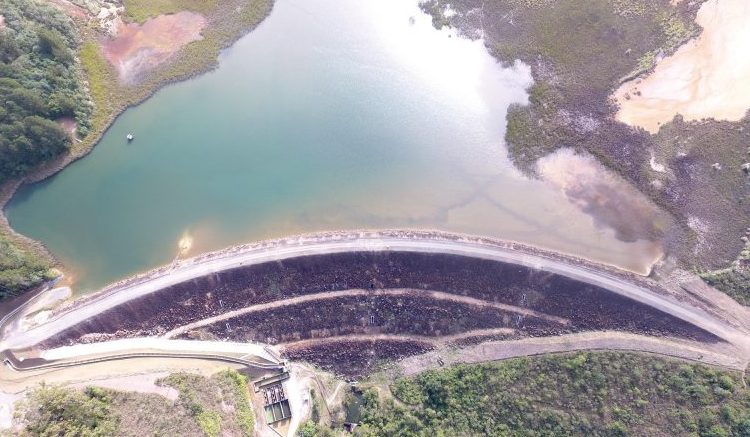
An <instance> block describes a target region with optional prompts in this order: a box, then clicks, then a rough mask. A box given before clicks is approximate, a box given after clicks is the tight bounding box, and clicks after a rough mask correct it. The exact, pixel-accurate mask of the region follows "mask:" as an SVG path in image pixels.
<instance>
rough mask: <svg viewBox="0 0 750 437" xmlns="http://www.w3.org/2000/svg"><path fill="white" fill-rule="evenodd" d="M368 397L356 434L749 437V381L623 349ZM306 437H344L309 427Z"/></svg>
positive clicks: (477, 372)
mask: <svg viewBox="0 0 750 437" xmlns="http://www.w3.org/2000/svg"><path fill="white" fill-rule="evenodd" d="M390 391H391V392H392V395H393V396H390V395H389V394H386V392H385V391H384V390H382V389H378V388H370V389H368V390H366V391H365V392H364V407H363V412H362V421H361V426H359V427H358V428H356V430H355V435H359V436H368V437H369V436H379V437H380V436H429V437H439V436H582V435H585V436H631V435H632V436H665V437H666V436H702V437H707V436H711V437H729V436H737V437H740V436H750V390H748V388H747V385H746V381H745V380H744V379H743V375H741V374H740V373H739V372H728V371H723V370H719V369H715V368H710V367H706V366H702V365H697V364H687V363H684V362H680V361H676V360H671V359H663V358H658V357H652V356H647V355H641V354H633V353H619V352H582V353H576V354H558V355H546V356H539V357H528V358H518V359H512V360H507V361H501V362H494V363H486V364H475V365H459V366H455V367H450V368H446V369H439V370H431V371H427V372H425V373H422V374H420V375H418V376H416V377H412V378H401V379H398V380H396V382H395V383H393V384H391V386H390ZM300 434H301V435H302V436H303V437H325V436H333V435H343V434H342V433H340V432H339V431H338V430H336V431H334V430H331V429H330V428H328V427H325V426H322V425H318V424H316V423H314V422H308V423H306V424H305V425H304V426H303V427H302V429H301V433H300Z"/></svg>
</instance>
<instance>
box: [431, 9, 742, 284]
mask: <svg viewBox="0 0 750 437" xmlns="http://www.w3.org/2000/svg"><path fill="white" fill-rule="evenodd" d="M672 3H675V2H670V1H669V0H554V1H552V0H489V1H484V2H479V1H477V0H430V1H427V2H426V3H424V4H423V8H424V9H425V10H426V11H427V12H429V13H431V14H432V15H433V17H434V19H433V22H434V24H435V25H436V26H443V25H450V26H453V27H455V28H457V29H458V30H459V31H460V32H461V33H463V34H465V35H468V36H470V37H478V36H481V37H483V38H484V40H485V43H486V45H487V47H488V49H489V50H490V52H491V53H492V54H493V55H494V56H495V57H497V58H498V59H499V60H501V61H503V62H506V63H508V62H513V61H514V60H516V59H521V60H522V61H524V62H525V63H527V64H528V65H530V66H531V69H532V75H533V77H534V82H535V84H534V85H533V86H532V87H531V89H530V90H529V93H530V96H529V104H528V105H514V106H512V107H511V108H510V110H509V112H508V127H507V131H506V142H507V145H508V152H509V155H510V157H511V159H512V160H513V161H514V163H515V164H516V165H517V166H518V167H519V168H520V169H522V170H523V171H525V172H526V173H528V174H535V172H536V161H537V160H538V159H539V158H541V157H543V156H545V155H548V154H549V153H551V152H553V151H555V150H557V149H560V148H564V147H570V148H574V149H576V150H579V151H585V152H587V153H589V154H592V155H594V156H595V157H597V158H598V159H599V160H600V161H601V162H602V163H603V164H604V165H606V166H607V167H609V168H611V169H613V170H615V171H617V172H618V173H619V174H620V175H622V176H624V177H625V178H626V179H628V180H629V181H630V182H632V183H633V184H634V185H636V186H637V187H638V188H639V189H640V190H641V191H642V192H644V193H646V194H647V195H648V196H649V197H651V199H653V200H654V202H656V203H657V204H658V205H659V206H661V207H662V208H664V209H665V210H666V211H668V212H669V213H670V214H672V215H673V216H674V217H675V219H676V222H677V223H678V225H679V226H676V227H673V228H671V229H668V230H666V232H665V233H664V235H661V236H657V237H662V238H663V239H664V240H666V242H667V246H668V247H667V248H668V250H669V252H670V253H671V254H674V255H675V256H676V258H678V259H679V260H680V261H682V264H683V265H684V266H686V267H698V268H700V269H708V270H710V269H718V268H722V267H726V266H727V265H728V264H729V263H731V261H732V260H733V259H735V258H736V256H737V254H738V253H739V252H740V251H741V250H742V245H741V244H740V243H739V239H738V237H739V236H740V235H742V232H743V231H744V229H745V228H746V227H748V226H750V202H748V199H749V198H750V190H749V188H750V185H748V184H747V183H746V178H743V176H744V175H743V174H742V172H741V171H739V168H740V166H741V165H742V163H744V162H746V161H747V156H742V155H743V154H744V153H745V152H746V149H747V147H746V144H747V141H748V134H747V133H746V132H747V125H748V124H750V119H748V117H746V118H745V119H743V120H742V121H740V122H737V123H727V122H717V121H714V120H707V121H700V122H690V123H687V122H682V120H681V119H679V117H677V118H675V120H673V121H672V122H670V123H667V124H665V125H664V126H663V127H662V129H661V131H660V132H659V133H658V134H656V135H651V134H649V133H648V132H646V131H644V130H642V129H637V128H632V127H630V126H627V125H625V124H622V123H619V122H617V121H615V120H614V117H613V116H614V113H615V110H616V107H615V105H614V102H613V101H611V100H610V95H611V93H612V92H613V91H614V90H615V89H616V88H617V87H618V86H619V85H620V84H621V83H622V82H623V81H625V80H628V79H630V78H634V77H636V76H638V75H639V74H641V73H644V72H647V71H648V70H650V69H651V68H653V67H654V65H655V63H656V61H657V60H658V59H659V58H660V57H662V56H664V55H668V54H670V53H671V52H673V51H674V50H675V49H676V48H677V47H678V46H679V45H681V44H682V43H683V42H685V41H686V40H688V39H689V38H691V37H692V36H694V35H696V34H697V33H698V32H699V31H700V29H699V28H698V27H697V25H696V24H695V22H694V18H695V14H696V12H697V10H698V8H699V7H700V6H701V4H702V3H703V2H702V1H697V2H679V3H676V4H672ZM448 5H450V8H451V10H452V11H454V12H455V14H451V15H449V16H446V14H445V10H446V8H447V7H448ZM480 11H481V13H479V12H480ZM652 153H653V154H654V155H655V157H656V158H658V159H659V162H661V163H664V164H665V166H666V168H667V169H668V171H666V172H664V173H659V172H656V171H653V170H652V169H651V167H650V165H649V161H650V159H651V154H652ZM717 162H718V163H720V164H721V166H722V167H723V168H725V169H728V170H727V171H720V172H713V173H712V172H711V171H710V169H711V166H712V165H713V164H714V163H717ZM707 169H708V170H709V171H706V170H707ZM696 223H698V224H699V226H696Z"/></svg>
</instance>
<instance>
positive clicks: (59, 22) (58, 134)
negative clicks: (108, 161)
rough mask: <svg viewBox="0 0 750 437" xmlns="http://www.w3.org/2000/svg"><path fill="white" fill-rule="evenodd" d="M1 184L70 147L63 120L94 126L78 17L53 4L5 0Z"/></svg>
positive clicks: (0, 28) (0, 35)
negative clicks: (79, 54)
mask: <svg viewBox="0 0 750 437" xmlns="http://www.w3.org/2000/svg"><path fill="white" fill-rule="evenodd" d="M0 14H2V17H3V19H2V23H3V24H2V25H0V101H2V102H3V104H2V105H0V183H3V182H5V181H7V180H8V179H10V178H14V177H18V176H21V175H23V174H25V173H26V172H28V171H29V170H31V169H33V168H34V167H36V166H37V165H39V164H41V163H44V162H46V161H49V160H50V159H53V158H54V157H56V156H59V155H60V154H62V153H63V152H65V151H66V150H67V149H68V148H69V147H70V145H71V141H72V138H71V136H70V135H69V133H68V131H66V130H65V129H64V128H63V127H62V126H61V124H60V123H59V121H61V120H64V119H66V118H67V119H69V120H74V121H75V122H76V126H77V127H76V130H77V134H78V135H79V136H84V135H86V133H87V132H88V129H89V117H90V115H91V104H90V102H89V99H88V96H87V93H86V90H85V89H84V88H83V86H82V80H81V72H80V69H79V68H78V66H77V64H76V61H75V52H76V49H77V47H78V43H79V41H78V36H77V33H76V29H75V26H74V24H73V22H72V21H71V20H70V18H68V17H67V16H66V15H65V14H64V13H62V12H60V11H59V10H57V9H56V8H54V7H52V6H49V5H47V4H44V3H41V2H38V1H30V0H0Z"/></svg>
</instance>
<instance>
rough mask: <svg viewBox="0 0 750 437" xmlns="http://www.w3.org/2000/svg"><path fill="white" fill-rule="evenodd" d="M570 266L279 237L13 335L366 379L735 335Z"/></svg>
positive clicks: (436, 244)
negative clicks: (247, 354) (303, 367)
mask: <svg viewBox="0 0 750 437" xmlns="http://www.w3.org/2000/svg"><path fill="white" fill-rule="evenodd" d="M571 261H572V260H571V259H566V258H565V257H562V256H558V258H557V259H555V258H554V257H553V256H551V254H549V253H545V252H539V253H534V252H533V249H530V248H528V247H526V246H519V245H515V244H513V243H500V242H493V241H491V240H483V239H471V238H467V237H461V236H455V235H450V234H439V235H437V234H429V233H398V232H395V233H391V234H388V233H377V234H373V235H364V234H348V235H347V234H341V235H333V236H331V235H327V236H325V237H318V239H315V238H312V237H308V238H301V239H300V240H298V241H297V242H293V243H289V242H287V241H283V240H279V241H276V242H274V243H260V244H258V245H256V246H254V247H250V248H237V249H232V250H229V251H228V252H224V253H215V254H212V255H205V256H203V257H202V258H201V259H194V260H188V261H185V263H184V264H182V265H176V266H170V267H165V268H163V269H161V270H157V271H155V272H153V273H152V275H151V276H149V275H145V276H143V277H141V278H136V279H133V280H132V281H131V282H123V283H122V284H120V285H117V284H116V285H114V286H113V287H110V289H107V290H104V291H103V292H101V293H99V294H98V295H92V296H89V297H87V298H84V299H82V300H79V301H78V302H74V303H73V305H72V306H71V307H69V308H67V309H61V310H59V311H58V313H57V314H53V315H52V316H51V317H50V319H49V320H48V321H47V322H45V323H42V324H41V325H40V326H37V327H36V328H32V329H31V330H29V331H28V332H19V333H18V334H13V333H9V332H8V331H7V330H6V332H5V333H4V334H5V337H6V338H5V341H6V345H8V344H12V343H13V341H16V342H17V344H18V345H20V346H30V344H25V345H24V344H22V343H23V341H24V339H23V337H24V336H26V337H28V338H36V339H37V340H39V341H38V343H40V344H39V346H41V347H42V348H44V349H51V348H56V347H61V346H67V345H72V344H79V343H93V342H102V341H108V340H113V339H120V338H135V337H155V336H159V337H164V338H173V339H192V340H203V341H206V340H208V341H227V340H229V341H234V342H252V343H263V344H269V345H275V346H277V347H278V348H279V349H280V350H281V351H283V352H284V353H285V354H286V356H288V357H290V358H292V359H304V360H308V361H312V362H315V363H318V364H320V365H323V366H324V367H327V368H331V369H333V370H336V371H339V372H343V373H346V374H356V373H358V372H362V371H365V370H366V369H367V368H368V365H369V364H372V363H373V362H375V361H378V360H386V359H398V358H404V357H406V356H409V355H414V354H419V353H423V352H427V351H430V350H433V349H434V348H435V347H436V344H438V343H440V344H450V345H453V346H456V347H461V346H466V345H472V344H477V343H482V342H485V341H490V340H491V341H498V340H499V341H503V340H517V339H523V338H531V337H551V336H559V335H565V334H577V333H584V332H603V331H608V332H622V333H628V334H636V335H641V336H648V337H652V338H664V339H670V340H674V341H677V342H685V343H686V344H687V343H690V344H703V345H712V344H722V343H724V340H725V339H726V338H722V337H728V335H726V332H731V328H729V327H728V325H726V324H725V323H724V322H723V321H721V320H718V319H714V318H713V316H710V315H709V313H707V312H705V311H703V310H702V309H698V308H695V307H693V306H691V305H690V304H687V303H684V302H679V301H677V300H675V299H673V298H672V297H670V296H667V295H663V294H660V292H659V290H655V289H649V284H650V285H651V286H654V287H656V286H655V285H653V284H651V283H650V282H649V281H648V280H646V279H640V280H639V279H638V278H637V277H635V275H630V279H628V274H625V273H617V272H616V271H614V270H612V269H609V270H608V269H607V268H605V267H601V269H599V270H597V269H596V268H594V267H592V265H591V264H588V265H587V264H583V265H580V264H578V265H576V264H574V263H572V262H571ZM188 273H190V274H188ZM180 278H183V279H180ZM164 281H167V282H164ZM639 281H640V283H639ZM16 335H17V337H15V338H13V337H14V336H16ZM35 335H36V337H35ZM8 342H10V343H8ZM35 342H36V341H35ZM342 366H343V367H344V368H342Z"/></svg>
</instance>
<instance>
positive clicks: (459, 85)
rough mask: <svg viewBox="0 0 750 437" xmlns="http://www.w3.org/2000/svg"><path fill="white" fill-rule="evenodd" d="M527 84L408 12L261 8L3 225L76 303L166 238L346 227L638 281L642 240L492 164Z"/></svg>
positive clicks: (502, 164)
mask: <svg viewBox="0 0 750 437" xmlns="http://www.w3.org/2000/svg"><path fill="white" fill-rule="evenodd" d="M529 84H530V75H529V71H528V68H526V67H524V66H522V65H516V66H514V67H513V68H507V69H503V68H501V67H500V66H499V65H498V64H497V63H496V62H495V61H494V60H493V59H492V58H491V57H490V56H489V55H488V54H487V52H486V50H485V48H484V47H483V45H482V42H481V41H469V40H466V39H461V38H457V37H456V36H455V35H451V34H450V33H449V32H447V31H436V30H435V29H433V28H432V27H431V25H430V19H429V18H428V17H427V16H425V15H423V14H422V13H421V12H420V11H419V10H418V8H417V6H416V3H413V4H412V3H410V2H407V1H403V0H372V1H355V0H346V1H344V0H279V1H278V2H277V4H276V6H275V7H274V10H273V12H272V14H271V16H270V17H269V18H268V19H267V20H266V21H265V22H264V23H263V24H261V26H259V27H258V28H257V29H256V30H255V31H253V32H252V33H251V34H249V35H248V36H246V37H244V38H243V39H241V40H240V41H239V42H237V43H236V44H235V45H234V46H233V47H232V48H230V49H229V50H227V51H225V52H224V53H223V54H222V56H221V59H220V68H219V69H217V70H216V71H214V72H211V73H208V74H205V75H203V76H201V77H199V78H196V79H194V80H190V81H187V82H183V83H180V84H176V85H173V86H169V87H167V88H165V89H163V90H161V91H160V92H158V93H157V94H156V95H155V96H154V97H153V98H151V99H149V100H148V101H146V102H145V103H143V104H142V105H140V106H138V107H136V108H132V109H130V110H128V111H126V112H125V113H124V114H122V115H121V116H120V117H119V118H118V119H117V120H116V122H115V123H114V124H113V125H112V127H111V129H110V130H109V131H108V132H107V134H106V135H105V136H104V138H103V139H102V140H101V142H100V143H99V144H98V145H97V146H96V148H95V149H94V151H93V152H92V153H91V154H90V155H89V156H87V157H86V158H84V159H82V160H79V161H77V162H76V163H74V164H72V165H71V166H70V167H69V168H66V169H65V170H64V171H62V172H60V173H59V174H57V175H56V176H54V177H52V178H50V179H48V180H46V181H44V182H41V183H38V184H35V185H31V186H26V187H23V188H22V189H20V190H19V192H18V193H17V195H16V196H15V197H14V198H13V200H12V201H11V202H10V203H9V205H8V206H7V209H6V214H7V216H8V218H9V220H10V222H11V225H12V226H13V227H14V228H15V229H16V230H17V231H19V232H21V233H23V234H26V235H28V236H30V237H32V238H35V239H38V240H40V241H42V242H43V243H44V244H45V245H47V247H48V248H49V249H50V250H51V251H52V253H53V254H55V255H56V256H58V257H59V258H60V259H61V260H62V261H63V262H64V264H65V266H66V268H67V271H66V273H67V274H68V276H69V277H72V278H73V279H74V281H75V283H76V287H77V289H78V291H84V292H85V291H87V290H92V289H95V288H96V287H99V286H102V285H104V284H106V283H107V282H110V281H113V280H116V279H118V278H121V277H124V276H127V275H129V274H132V273H135V272H138V271H142V270H145V269H148V268H151V267H154V266H156V265H160V264H164V263H168V262H170V261H171V260H172V259H173V258H174V257H175V255H176V254H177V244H178V240H180V238H181V237H182V236H184V235H189V236H191V237H192V239H193V241H194V244H193V247H192V249H191V252H190V253H193V254H194V253H198V252H201V251H205V250H212V249H218V248H222V247H225V246H228V245H231V244H235V243H239V242H247V241H251V240H257V239H262V238H267V237H276V236H282V235H287V234H295V233H300V232H308V231H316V230H328V229H349V228H380V227H416V228H438V229H445V230H454V231H462V232H469V233H477V234H487V235H493V236H497V237H502V238H508V239H514V240H520V241H525V242H529V243H532V244H537V245H541V246H545V247H549V248H552V249H558V250H563V251H567V252H572V253H578V254H582V255H585V256H588V257H590V258H594V259H598V260H602V261H605V262H610V263H614V264H618V265H620V266H623V267H627V268H633V269H643V268H644V266H646V265H647V264H648V263H649V262H651V261H652V260H653V257H654V251H655V249H654V247H653V245H652V244H650V243H645V242H636V243H631V244H626V243H623V242H620V241H617V240H616V239H615V238H614V237H613V235H614V234H613V232H612V231H611V230H609V229H606V228H602V227H601V226H597V225H596V224H595V223H594V220H593V219H592V218H591V217H590V216H588V215H586V214H584V213H582V212H581V211H580V210H579V209H578V208H577V207H576V206H575V205H573V204H571V203H570V202H569V201H568V199H567V198H565V196H564V195H563V194H562V192H560V191H559V190H558V189H554V188H552V187H551V186H549V185H546V184H545V183H542V182H539V181H532V180H528V179H526V178H524V177H522V176H521V175H519V174H518V173H517V172H516V171H515V170H514V169H513V167H512V166H511V165H510V164H509V163H508V161H507V158H506V156H505V150H504V146H503V140H502V139H503V135H504V126H505V115H506V111H507V107H508V105H509V104H511V103H524V102H526V93H525V91H524V90H525V88H526V87H527V86H528V85H529ZM129 132H133V133H134V135H135V137H136V139H135V141H133V142H132V143H128V142H127V141H126V140H125V136H126V134H127V133H129Z"/></svg>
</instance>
